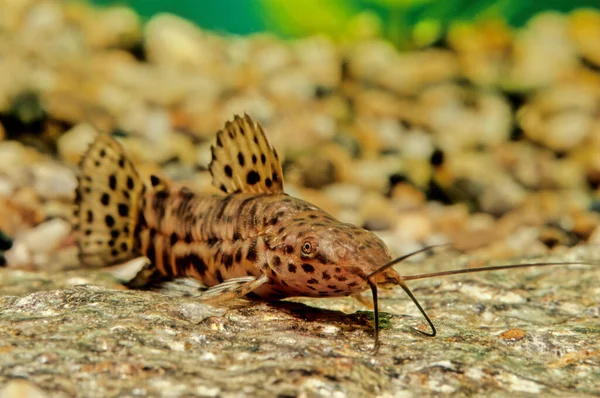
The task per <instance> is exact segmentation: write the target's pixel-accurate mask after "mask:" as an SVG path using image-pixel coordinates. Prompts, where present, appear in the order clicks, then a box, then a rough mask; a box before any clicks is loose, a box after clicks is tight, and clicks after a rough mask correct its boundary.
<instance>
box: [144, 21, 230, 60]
mask: <svg viewBox="0 0 600 398" xmlns="http://www.w3.org/2000/svg"><path fill="white" fill-rule="evenodd" d="M144 44H145V49H146V54H147V57H148V59H149V61H150V62H151V63H154V64H157V65H161V66H163V67H166V68H174V69H184V70H197V71H204V72H209V71H210V72H214V71H215V70H214V68H215V66H216V65H217V62H216V61H217V60H218V59H219V55H220V54H219V52H218V51H215V50H216V47H215V43H213V42H212V40H211V38H210V37H209V34H208V33H207V32H203V31H201V30H200V29H199V28H197V27H196V26H195V25H194V24H192V23H191V22H189V21H187V20H185V19H183V18H181V17H178V16H175V15H172V14H166V13H161V14H157V15H155V16H154V17H152V18H151V19H150V20H149V21H148V23H147V24H146V26H145V27H144Z"/></svg>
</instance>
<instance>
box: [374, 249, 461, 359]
mask: <svg viewBox="0 0 600 398" xmlns="http://www.w3.org/2000/svg"><path fill="white" fill-rule="evenodd" d="M444 246H450V245H449V244H443V245H433V246H427V247H424V248H422V249H419V250H416V251H414V252H412V253H408V254H405V255H404V256H400V257H398V258H396V259H394V260H392V261H390V262H389V263H387V264H384V265H383V266H381V267H379V268H378V269H377V270H375V271H373V272H371V273H370V274H369V275H367V276H366V278H365V279H366V280H367V283H369V286H370V287H371V292H372V293H373V312H374V315H375V316H374V318H375V347H374V348H373V351H374V352H376V351H377V350H378V349H379V303H378V299H377V282H375V281H374V280H373V279H372V278H373V276H376V275H377V274H379V273H381V272H383V271H385V270H386V269H388V268H390V267H393V266H394V265H396V264H398V263H399V262H401V261H403V260H406V259H407V258H409V257H411V256H414V255H415V254H419V253H423V252H425V251H428V250H431V249H434V248H437V247H444ZM398 284H399V285H400V287H401V288H402V290H404V292H405V293H406V294H407V295H408V297H409V298H410V299H411V300H412V302H413V303H415V305H416V306H417V308H418V309H419V311H420V312H421V314H422V315H423V317H424V318H425V320H426V321H427V323H428V324H429V327H430V328H431V333H427V332H423V331H422V330H419V329H414V328H413V329H414V330H416V331H417V332H419V333H421V334H424V335H426V336H430V337H434V336H435V335H436V334H437V331H436V329H435V326H434V325H433V322H432V321H431V319H430V318H429V316H428V315H427V313H426V312H425V310H424V309H423V307H421V304H419V301H418V300H417V298H416V297H415V296H414V295H413V294H412V292H411V290H410V289H409V288H408V286H407V285H406V283H404V281H403V280H402V279H400V280H398Z"/></svg>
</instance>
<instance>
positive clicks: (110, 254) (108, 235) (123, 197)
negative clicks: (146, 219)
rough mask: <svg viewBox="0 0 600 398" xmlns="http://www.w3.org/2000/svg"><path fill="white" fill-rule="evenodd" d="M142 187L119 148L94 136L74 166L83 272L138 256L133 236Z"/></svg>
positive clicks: (76, 226)
mask: <svg viewBox="0 0 600 398" xmlns="http://www.w3.org/2000/svg"><path fill="white" fill-rule="evenodd" d="M144 189H145V188H144V184H143V183H142V180H141V179H140V177H139V175H138V173H137V171H136V170H135V168H134V166H133V164H132V163H131V161H130V160H129V159H128V158H127V157H126V156H125V152H124V150H123V147H122V146H121V145H120V144H119V143H118V142H117V141H116V140H115V139H114V138H112V137H110V136H109V135H105V134H100V135H98V137H97V138H96V141H94V143H93V144H92V145H91V146H90V148H89V149H88V151H87V152H86V154H85V155H84V156H83V158H82V160H81V163H80V175H79V177H78V185H77V190H76V191H75V223H74V229H75V230H76V231H78V232H79V234H78V237H77V244H78V246H79V259H80V261H81V262H82V263H83V264H84V265H86V266H89V267H104V266H108V265H112V264H115V263H120V262H125V261H127V260H129V259H132V258H134V257H137V256H138V255H139V244H138V243H137V239H136V236H135V230H136V223H137V222H138V215H139V212H140V206H141V196H142V195H143V192H144Z"/></svg>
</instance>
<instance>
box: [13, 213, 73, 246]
mask: <svg viewBox="0 0 600 398" xmlns="http://www.w3.org/2000/svg"><path fill="white" fill-rule="evenodd" d="M69 232H71V224H70V223H68V222H67V221H65V220H62V219H59V218H55V219H53V220H49V221H46V222H44V223H42V224H40V225H38V226H36V227H35V228H33V229H31V230H29V231H27V232H25V233H24V234H22V235H20V236H18V237H17V238H16V239H17V242H20V243H23V244H24V245H25V246H26V247H27V248H28V249H29V250H31V252H33V253H49V252H51V251H53V250H56V249H57V248H58V246H60V245H61V243H62V241H63V239H65V238H66V237H67V235H68V234H69Z"/></svg>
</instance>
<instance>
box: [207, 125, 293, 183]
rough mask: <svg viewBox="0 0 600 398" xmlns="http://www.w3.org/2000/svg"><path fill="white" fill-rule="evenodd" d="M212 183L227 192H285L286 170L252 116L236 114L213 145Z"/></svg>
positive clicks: (218, 134) (220, 132)
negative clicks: (284, 170) (283, 169)
mask: <svg viewBox="0 0 600 398" xmlns="http://www.w3.org/2000/svg"><path fill="white" fill-rule="evenodd" d="M211 149H212V161H211V162H210V167H209V168H210V173H211V175H212V177H213V185H214V186H216V187H217V188H219V189H220V190H222V191H223V192H225V193H228V194H232V193H235V192H246V193H282V192H283V173H282V171H281V162H280V161H279V156H278V155H277V151H276V150H275V148H273V147H271V146H270V145H269V142H268V141H267V138H266V137H265V133H264V131H263V129H262V127H260V125H259V124H258V123H257V122H255V121H254V120H252V118H250V116H248V115H244V117H243V118H241V117H239V116H237V115H236V116H235V118H234V120H233V121H228V122H227V123H226V124H225V128H224V129H223V130H221V131H219V132H218V133H217V141H216V143H215V144H214V145H213V146H212V148H211Z"/></svg>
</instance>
